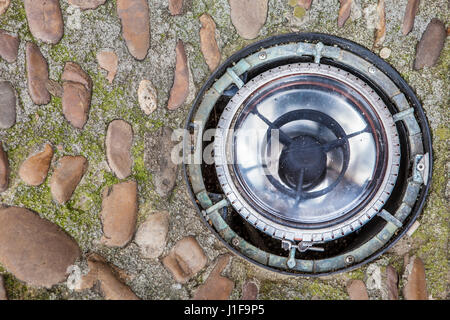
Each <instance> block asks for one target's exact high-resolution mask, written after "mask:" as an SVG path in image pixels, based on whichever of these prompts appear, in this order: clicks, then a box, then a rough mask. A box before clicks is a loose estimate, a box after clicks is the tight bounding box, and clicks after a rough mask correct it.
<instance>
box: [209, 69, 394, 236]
mask: <svg viewBox="0 0 450 320" xmlns="http://www.w3.org/2000/svg"><path fill="white" fill-rule="evenodd" d="M292 74H313V75H324V76H328V77H335V78H336V79H339V81H342V82H343V83H345V84H347V85H348V86H351V87H352V88H354V89H356V90H358V92H362V93H364V94H365V98H367V99H368V100H370V104H371V106H373V107H374V110H375V111H376V112H377V115H378V116H379V117H380V120H381V121H382V123H383V128H384V132H385V133H386V136H387V141H386V143H387V146H388V149H389V152H388V160H387V166H386V168H385V169H386V170H385V175H384V177H383V179H382V183H381V184H380V186H379V187H378V191H377V192H376V194H375V195H374V196H373V197H372V198H371V200H370V202H369V204H367V205H366V206H365V208H364V209H362V210H359V212H358V213H357V214H356V215H355V216H353V217H351V218H350V219H346V220H345V221H342V222H340V223H337V224H335V225H334V226H333V231H331V232H330V229H329V228H316V229H313V230H307V229H303V228H298V227H297V228H295V227H294V226H286V224H281V223H277V222H275V223H274V221H273V219H270V218H268V216H267V215H262V214H261V211H258V210H256V209H255V208H254V207H253V206H251V205H249V204H248V199H245V198H244V196H243V195H242V194H243V193H242V189H241V188H239V187H238V186H237V185H236V184H235V183H234V181H233V177H232V176H233V173H232V169H231V168H230V167H231V166H230V165H228V163H227V161H225V159H227V156H228V155H230V154H231V153H232V151H231V150H230V145H231V143H230V139H231V137H229V133H230V131H229V129H231V128H232V123H233V121H234V119H235V116H236V115H237V114H238V113H239V110H240V108H241V106H242V105H243V103H244V101H246V100H247V99H248V98H249V97H250V96H251V95H253V94H254V93H255V92H256V91H257V90H258V88H260V87H261V86H263V85H264V84H266V83H269V82H271V81H274V80H275V79H277V78H283V77H285V76H287V75H292ZM218 128H219V129H218V130H217V131H216V136H215V140H214V141H215V143H214V146H215V153H214V154H215V162H216V170H217V173H218V175H219V181H220V184H221V185H222V187H223V189H224V190H226V196H227V197H228V199H229V200H230V202H231V203H232V205H233V206H234V208H235V209H236V210H237V211H238V213H239V214H240V215H241V216H242V217H244V218H245V219H246V220H248V221H251V223H252V225H254V226H255V227H256V228H258V229H260V230H261V231H263V232H265V233H267V234H269V235H271V236H276V237H278V238H280V239H287V240H291V241H293V240H297V241H298V240H301V239H308V240H307V241H311V240H312V241H313V242H314V241H317V242H322V241H328V240H331V239H337V238H339V237H343V236H345V235H346V234H348V233H350V232H353V231H355V230H357V229H359V228H360V227H361V226H363V225H364V224H365V223H367V222H368V221H369V220H370V219H372V218H373V217H374V216H375V215H376V214H377V213H378V211H379V210H380V209H381V207H382V206H383V204H384V203H385V201H386V200H387V198H388V197H389V195H390V193H391V191H392V189H393V187H394V184H395V181H396V179H397V174H398V169H399V161H400V148H399V140H398V134H397V130H396V129H395V124H394V121H393V119H392V116H391V114H390V112H389V111H388V110H387V107H386V106H385V105H384V103H383V102H382V100H381V98H380V97H379V96H378V95H377V94H376V93H375V92H374V91H371V90H368V89H367V86H365V84H364V82H363V81H362V80H360V79H359V78H357V77H355V76H351V75H349V74H347V73H343V72H342V71H341V70H340V69H337V68H335V67H331V66H326V65H319V64H311V63H304V64H296V65H286V66H283V67H278V68H276V70H274V71H272V70H269V71H266V72H265V73H262V74H260V75H258V76H257V77H256V78H254V79H252V81H251V82H248V83H247V84H246V85H245V86H243V87H242V88H241V89H240V90H239V91H238V92H237V93H236V96H235V97H233V98H232V99H231V101H230V102H229V103H228V105H227V107H226V108H225V110H224V111H223V113H222V115H221V117H220V121H219V125H218ZM244 193H245V191H244ZM309 239H311V240H309Z"/></svg>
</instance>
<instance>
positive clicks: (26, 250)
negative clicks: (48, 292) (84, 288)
mask: <svg viewBox="0 0 450 320" xmlns="http://www.w3.org/2000/svg"><path fill="white" fill-rule="evenodd" d="M0 243H1V244H2V245H1V246H0V263H1V264H2V265H3V266H4V267H5V268H6V270H7V271H8V272H11V273H12V274H13V275H14V276H15V277H16V278H18V279H19V280H22V281H24V282H26V283H27V284H29V285H33V286H43V287H47V288H50V287H51V286H53V285H54V284H57V283H60V282H62V281H64V280H65V279H66V277H67V274H66V272H67V268H68V267H69V266H71V265H73V264H74V263H75V261H76V260H77V259H78V257H79V256H80V249H79V248H78V245H77V243H76V242H75V240H73V239H72V238H71V237H70V236H68V235H67V234H66V233H65V232H64V231H63V230H62V229H61V228H60V227H58V226H57V225H56V224H53V223H51V222H50V221H48V220H45V219H42V218H40V217H39V215H38V214H36V213H35V212H32V211H30V210H28V209H25V208H19V207H9V208H3V209H0Z"/></svg>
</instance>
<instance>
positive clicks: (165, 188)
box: [145, 127, 178, 197]
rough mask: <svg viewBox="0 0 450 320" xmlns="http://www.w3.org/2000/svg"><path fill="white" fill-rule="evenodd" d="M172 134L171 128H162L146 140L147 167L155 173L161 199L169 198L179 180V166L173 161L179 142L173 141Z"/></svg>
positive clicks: (157, 189) (156, 186) (155, 181)
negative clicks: (173, 152) (174, 150)
mask: <svg viewBox="0 0 450 320" xmlns="http://www.w3.org/2000/svg"><path fill="white" fill-rule="evenodd" d="M172 133H173V130H172V129H171V128H168V127H161V128H160V129H159V130H157V131H156V132H155V133H152V134H149V135H147V139H146V145H145V157H146V165H147V168H148V169H149V170H150V171H151V172H153V173H154V184H155V188H156V192H157V193H158V194H159V195H160V196H161V197H167V196H169V194H170V193H171V192H172V190H173V188H174V187H175V184H176V179H177V171H178V164H176V163H174V161H173V160H172V151H173V148H175V146H176V145H177V143H178V142H176V141H172Z"/></svg>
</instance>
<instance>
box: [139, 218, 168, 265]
mask: <svg viewBox="0 0 450 320" xmlns="http://www.w3.org/2000/svg"><path fill="white" fill-rule="evenodd" d="M168 232H169V213H168V212H167V211H161V212H157V213H154V214H152V215H150V216H149V217H148V218H147V220H145V222H144V223H143V224H142V225H141V226H140V227H139V229H138V231H137V232H136V237H135V242H136V244H137V245H138V246H139V247H140V248H141V254H142V256H143V257H144V258H148V259H154V258H158V257H159V256H160V255H161V254H162V253H163V251H164V248H165V247H166V241H167V233H168Z"/></svg>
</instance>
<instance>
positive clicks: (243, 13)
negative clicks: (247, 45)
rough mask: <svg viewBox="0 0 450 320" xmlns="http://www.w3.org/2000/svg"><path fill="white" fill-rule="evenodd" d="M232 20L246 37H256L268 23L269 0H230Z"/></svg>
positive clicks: (242, 35)
mask: <svg viewBox="0 0 450 320" xmlns="http://www.w3.org/2000/svg"><path fill="white" fill-rule="evenodd" d="M229 3H230V8H231V22H232V23H233V25H234V27H235V28H236V31H237V33H238V34H239V35H240V36H241V37H242V38H244V39H254V38H256V37H257V36H258V34H259V31H260V30H261V28H262V27H263V25H264V23H266V18H267V9H268V5H267V0H230V1H229Z"/></svg>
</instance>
